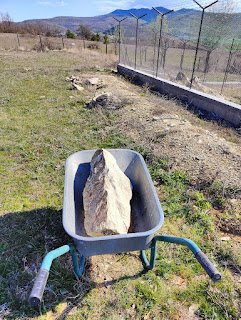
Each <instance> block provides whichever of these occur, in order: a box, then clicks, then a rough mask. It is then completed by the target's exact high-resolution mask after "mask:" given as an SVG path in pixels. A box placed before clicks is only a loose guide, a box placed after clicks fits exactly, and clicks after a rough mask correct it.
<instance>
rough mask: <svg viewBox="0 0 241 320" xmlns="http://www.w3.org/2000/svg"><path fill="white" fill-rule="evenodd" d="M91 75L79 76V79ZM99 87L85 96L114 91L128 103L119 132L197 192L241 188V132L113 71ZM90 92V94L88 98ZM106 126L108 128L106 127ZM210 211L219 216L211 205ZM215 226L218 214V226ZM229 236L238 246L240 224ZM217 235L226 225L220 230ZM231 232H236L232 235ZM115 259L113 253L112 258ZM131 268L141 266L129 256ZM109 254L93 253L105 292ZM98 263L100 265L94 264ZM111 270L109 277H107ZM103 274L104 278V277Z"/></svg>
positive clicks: (239, 201)
mask: <svg viewBox="0 0 241 320" xmlns="http://www.w3.org/2000/svg"><path fill="white" fill-rule="evenodd" d="M92 77H96V74H94V73H89V74H86V75H85V77H84V78H81V76H80V82H81V81H83V82H84V81H85V80H86V79H88V78H92ZM99 80H100V82H101V83H102V88H99V89H98V90H96V89H93V90H92V92H91V93H90V98H94V97H95V96H97V95H99V94H101V93H109V94H113V95H115V96H117V97H119V98H120V99H124V100H126V101H127V102H128V103H127V104H126V105H125V106H124V107H123V108H122V109H120V111H119V125H118V127H119V130H120V131H121V132H122V133H123V134H124V135H127V136H129V137H132V138H134V139H135V141H136V142H138V143H139V144H140V145H142V146H144V147H147V148H151V149H152V150H153V151H154V152H155V153H156V154H158V155H161V156H163V157H166V158H169V159H170V160H171V166H170V170H180V171H182V172H185V171H186V172H187V173H188V175H189V176H190V177H191V180H192V182H193V184H194V185H195V186H197V187H198V186H200V190H204V189H205V185H210V184H213V183H215V182H216V183H217V184H221V188H222V189H223V192H225V189H226V188H227V187H232V188H233V189H236V190H240V188H241V139H240V138H241V132H240V129H237V128H236V129H235V128H232V127H228V126H226V125H225V124H222V123H217V122H216V121H211V120H209V119H200V118H199V117H197V116H196V115H195V114H194V113H193V112H192V111H190V110H188V108H187V107H185V106H183V105H181V104H178V103H176V101H170V100H167V99H165V98H163V97H161V96H158V95H155V94H153V93H151V92H150V91H149V90H148V88H143V87H138V86H136V85H134V84H132V83H130V82H128V81H126V80H125V79H123V78H122V77H120V76H118V75H117V74H112V75H106V74H101V75H100V76H99ZM91 94H92V97H91ZM105 130H107V131H108V130H109V131H111V130H112V127H111V126H110V127H106V128H105ZM228 201H230V205H231V207H232V206H236V207H239V208H240V207H241V198H240V195H235V196H233V197H232V196H231V197H230V199H229V200H228ZM213 214H214V215H215V214H216V215H217V216H218V214H219V212H218V211H216V210H215V209H213ZM218 224H219V221H218V218H217V225H218ZM233 228H234V229H233V230H236V232H232V231H230V233H229V232H228V235H229V236H230V237H231V238H232V240H233V241H234V245H235V246H240V244H241V224H239V223H237V221H235V222H234V226H233ZM220 231H223V233H221V235H222V236H225V235H227V229H225V228H223V229H222V228H221V225H220ZM233 233H235V234H236V235H234V234H233ZM134 255H135V254H134ZM116 259H117V260H118V257H116ZM132 259H133V266H134V265H135V268H134V269H135V272H136V271H137V270H138V269H139V268H141V265H139V263H136V262H135V261H136V259H135V257H134V256H133V257H132ZM111 263H112V262H110V260H109V257H107V256H104V257H103V256H101V257H98V256H96V257H92V265H93V266H95V267H94V268H92V269H91V270H90V273H91V278H92V279H94V281H96V282H97V283H99V285H100V286H101V287H102V290H108V285H109V284H108V283H109V282H111V281H113V279H114V278H115V277H116V276H118V277H119V276H121V275H120V274H118V275H116V274H115V273H114V272H113V270H112V267H111ZM99 266H101V267H99ZM110 274H111V277H110V276H109V275H110ZM107 275H108V277H107Z"/></svg>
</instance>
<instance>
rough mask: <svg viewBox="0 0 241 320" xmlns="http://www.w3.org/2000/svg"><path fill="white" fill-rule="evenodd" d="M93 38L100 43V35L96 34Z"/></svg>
mask: <svg viewBox="0 0 241 320" xmlns="http://www.w3.org/2000/svg"><path fill="white" fill-rule="evenodd" d="M95 38H96V41H100V35H99V33H98V32H97V33H96V35H95Z"/></svg>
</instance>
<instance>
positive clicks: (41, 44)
mask: <svg viewBox="0 0 241 320" xmlns="http://www.w3.org/2000/svg"><path fill="white" fill-rule="evenodd" d="M39 41H40V46H41V51H43V43H42V39H41V36H40V34H39Z"/></svg>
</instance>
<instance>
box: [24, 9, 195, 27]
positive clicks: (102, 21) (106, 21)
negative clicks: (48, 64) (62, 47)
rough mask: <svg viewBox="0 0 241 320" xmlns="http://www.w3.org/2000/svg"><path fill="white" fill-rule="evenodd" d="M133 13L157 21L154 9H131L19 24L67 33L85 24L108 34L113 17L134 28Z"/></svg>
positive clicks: (113, 22)
mask: <svg viewBox="0 0 241 320" xmlns="http://www.w3.org/2000/svg"><path fill="white" fill-rule="evenodd" d="M157 9H158V10H159V11H161V12H163V13H165V12H167V11H169V9H167V8H164V7H157ZM195 11H196V10H192V9H181V10H178V11H176V12H173V13H170V14H169V15H168V16H169V18H171V17H173V16H178V15H180V14H183V13H184V12H185V13H186V12H188V13H189V14H190V13H191V12H195ZM129 12H131V13H133V14H134V15H135V16H137V17H140V16H142V15H144V14H147V15H146V16H145V17H143V19H142V20H144V21H146V22H148V23H149V22H151V21H152V20H155V19H156V17H157V15H158V13H157V12H156V11H155V10H153V9H148V8H141V9H130V10H119V9H118V10H115V11H113V12H111V13H109V14H105V15H100V16H95V17H54V18H50V19H32V20H24V21H22V22H20V23H19V24H24V23H27V24H43V25H45V26H49V27H50V28H51V27H56V26H58V27H59V28H60V30H61V31H62V32H63V33H65V32H66V30H67V29H70V30H71V31H73V32H75V31H76V29H77V28H78V26H79V24H85V25H88V26H89V27H90V29H91V30H93V31H94V32H102V33H104V32H106V31H107V30H109V29H111V28H113V27H114V25H116V23H117V22H116V21H115V20H114V19H113V17H116V18H117V19H122V18H124V17H128V19H127V20H126V21H125V22H124V23H125V25H126V26H127V27H131V28H134V21H135V20H134V18H133V17H132V16H131V15H130V13H129Z"/></svg>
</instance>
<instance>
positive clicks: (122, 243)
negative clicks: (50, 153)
mask: <svg viewBox="0 0 241 320" xmlns="http://www.w3.org/2000/svg"><path fill="white" fill-rule="evenodd" d="M108 151H109V152H111V154H112V155H113V156H114V158H115V159H116V161H117V164H118V166H119V168H120V169H121V170H122V171H123V172H124V173H125V174H126V176H127V177H128V178H129V179H130V181H131V183H132V186H133V196H132V200H131V220H132V225H133V226H134V227H133V228H132V230H130V232H129V233H127V234H120V235H107V236H101V237H89V236H87V234H86V232H85V229H84V212H83V195H82V193H83V189H84V187H85V183H86V180H87V178H88V176H89V174H90V161H91V158H92V156H93V154H94V152H95V150H86V151H80V152H77V153H74V154H72V155H71V156H70V157H69V158H68V159H67V161H66V168H65V169H66V170H65V181H64V203H63V227H64V229H65V231H66V232H67V233H68V234H69V235H70V236H71V237H72V238H73V242H74V243H73V244H67V245H64V246H62V247H60V248H58V249H55V250H53V251H51V252H49V253H48V254H47V255H46V256H45V258H44V260H43V263H42V265H41V268H40V270H39V272H38V274H37V277H36V279H35V283H34V286H33V289H32V292H31V294H30V297H29V302H30V304H31V305H32V306H35V305H38V304H39V303H40V301H41V299H42V296H43V292H44V288H45V285H46V283H47V279H48V275H49V270H50V267H51V264H52V261H53V259H55V258H57V257H59V256H61V255H63V254H65V253H66V252H68V251H70V253H71V256H72V262H73V269H74V273H75V275H76V276H77V277H81V275H82V272H83V269H84V263H85V257H86V256H94V255H102V254H113V253H122V252H130V251H139V250H140V251H141V259H142V262H143V265H144V267H145V268H146V269H147V270H150V269H153V268H154V265H155V257H156V248H157V242H158V241H164V242H170V243H176V244H180V245H184V246H187V247H188V248H189V249H190V250H191V251H192V252H193V254H194V255H195V258H196V259H197V260H198V262H199V263H200V264H201V265H202V267H203V268H204V269H205V271H206V272H207V274H208V275H209V276H210V278H211V279H212V280H213V281H214V282H216V281H218V280H220V279H221V275H220V273H219V271H218V270H217V269H216V268H215V266H214V265H213V264H212V262H211V261H210V260H209V259H208V258H207V256H206V255H205V254H204V253H203V252H202V251H201V250H200V249H199V247H198V246H197V245H196V244H195V243H194V242H193V241H191V240H189V239H186V238H181V237H172V236H164V235H157V236H154V234H155V232H156V231H158V230H159V229H160V228H161V226H162V224H163V221H164V215H163V211H162V208H161V205H160V203H159V200H158V197H157V194H156V191H155V189H154V186H153V183H152V180H151V178H150V175H149V173H148V170H147V167H146V164H145V161H144V159H143V158H142V156H141V155H140V154H139V153H137V152H135V151H132V150H126V149H110V150H108ZM146 249H151V255H150V261H148V259H147V257H146V254H145V250H146Z"/></svg>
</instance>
